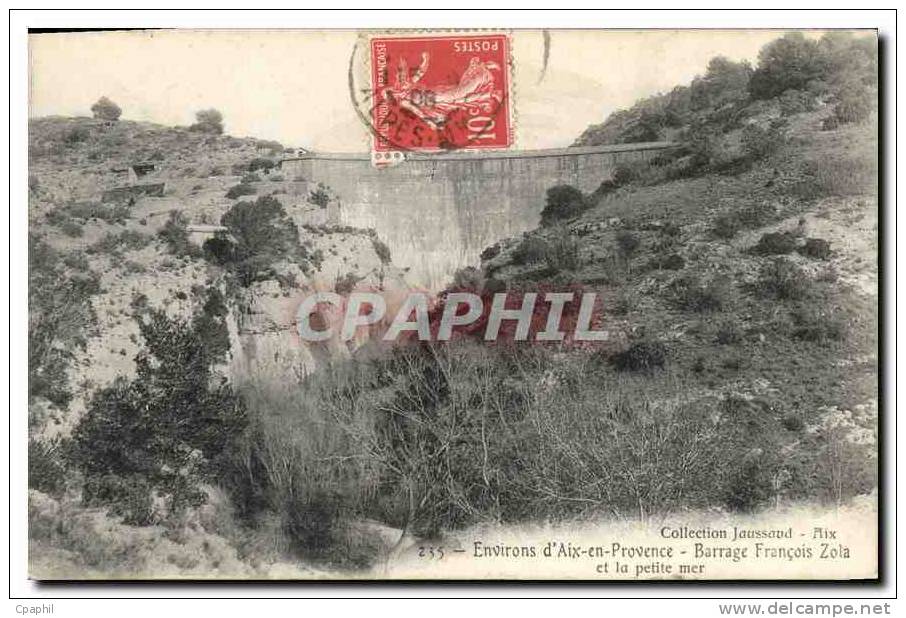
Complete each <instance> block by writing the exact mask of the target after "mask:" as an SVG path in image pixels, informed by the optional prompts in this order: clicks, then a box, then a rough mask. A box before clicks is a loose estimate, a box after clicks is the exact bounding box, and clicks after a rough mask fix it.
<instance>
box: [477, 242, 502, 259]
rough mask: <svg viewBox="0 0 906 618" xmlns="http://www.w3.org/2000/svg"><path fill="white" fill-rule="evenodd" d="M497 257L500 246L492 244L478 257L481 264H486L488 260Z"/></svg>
mask: <svg viewBox="0 0 906 618" xmlns="http://www.w3.org/2000/svg"><path fill="white" fill-rule="evenodd" d="M498 255H500V244H498V243H494V244H493V245H491V246H490V247H485V248H484V249H483V250H482V252H481V255H480V256H479V257H480V259H481V261H482V262H487V261H488V260H493V259H494V258H495V257H497V256H498Z"/></svg>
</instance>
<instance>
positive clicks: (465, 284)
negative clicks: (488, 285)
mask: <svg viewBox="0 0 906 618" xmlns="http://www.w3.org/2000/svg"><path fill="white" fill-rule="evenodd" d="M483 285H484V277H483V276H482V274H481V271H480V270H478V269H477V268H475V267H474V266H465V267H463V268H460V269H458V270H457V271H456V272H455V273H453V283H452V284H451V287H452V288H453V289H456V290H469V291H471V292H479V291H481V289H482V287H483Z"/></svg>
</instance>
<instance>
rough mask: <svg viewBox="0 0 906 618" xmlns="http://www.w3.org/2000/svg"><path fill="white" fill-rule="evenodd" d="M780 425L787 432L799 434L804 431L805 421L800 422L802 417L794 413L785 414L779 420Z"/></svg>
mask: <svg viewBox="0 0 906 618" xmlns="http://www.w3.org/2000/svg"><path fill="white" fill-rule="evenodd" d="M780 424H781V425H782V426H783V428H784V429H786V430H787V431H795V432H799V431H802V430H803V429H805V421H803V420H802V416H801V415H799V414H794V413H787V414H784V415H783V418H782V419H780Z"/></svg>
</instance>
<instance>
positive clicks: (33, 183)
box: [29, 118, 401, 432]
mask: <svg viewBox="0 0 906 618" xmlns="http://www.w3.org/2000/svg"><path fill="white" fill-rule="evenodd" d="M284 154H285V151H284V148H283V147H282V146H281V145H280V144H277V143H275V142H268V141H262V140H255V139H245V138H235V137H231V136H226V135H216V134H209V133H205V132H199V131H192V130H189V129H187V128H173V127H163V126H158V125H153V124H149V123H138V122H130V121H118V122H105V121H101V120H95V119H90V118H40V119H35V120H33V121H31V122H30V125H29V157H30V162H29V188H30V191H29V223H30V226H29V233H30V237H31V245H32V251H31V252H30V253H31V266H32V273H31V282H32V286H31V287H32V290H31V291H32V298H31V300H32V303H31V304H32V309H33V311H32V319H31V320H32V324H31V325H30V326H31V329H30V330H31V334H32V340H33V342H34V343H37V342H38V340H39V339H40V340H42V345H43V348H42V349H46V354H44V355H42V357H41V359H37V358H35V359H34V363H35V366H34V367H33V372H32V373H33V374H34V375H35V376H36V377H39V378H40V379H38V380H35V382H36V386H35V388H33V389H32V390H33V393H32V394H33V397H32V416H33V417H34V419H33V420H34V424H35V426H36V427H46V428H47V430H49V431H51V432H53V431H55V429H54V428H55V427H56V430H59V429H63V430H64V431H65V430H66V428H67V427H68V426H69V424H70V423H71V421H72V420H73V419H75V418H78V415H79V413H80V410H82V409H83V408H84V403H85V400H86V398H87V397H89V396H90V394H91V393H93V392H94V391H95V390H96V389H97V388H99V387H102V386H104V385H107V384H110V383H111V382H112V381H113V380H114V379H115V378H116V377H117V376H122V375H129V374H130V373H131V369H130V368H131V367H134V358H135V357H136V354H137V353H138V352H139V350H140V349H141V344H142V342H141V338H140V334H139V330H138V326H137V323H136V321H135V320H134V319H133V318H132V313H133V310H134V307H135V303H136V302H142V303H146V304H147V305H148V306H150V307H161V308H166V310H167V312H168V313H169V314H170V315H173V316H182V317H186V316H190V315H191V314H192V312H193V310H194V309H195V308H197V307H198V306H199V303H200V302H202V300H203V298H204V291H205V290H207V289H209V288H218V289H225V288H224V286H225V285H227V283H226V279H225V277H224V275H225V269H224V268H222V267H220V266H218V265H217V264H216V262H213V263H212V261H211V260H210V259H206V258H205V255H204V252H203V251H202V249H201V246H202V244H203V242H204V241H205V240H206V239H208V238H211V237H212V236H213V235H214V234H215V232H214V231H212V230H214V229H216V227H215V226H218V225H219V224H220V223H221V219H222V217H223V216H224V215H225V214H226V213H227V212H229V211H230V209H231V208H233V207H234V206H235V205H236V204H237V203H239V202H241V201H243V200H245V201H250V202H255V201H256V200H260V199H262V198H268V197H270V198H273V199H275V200H277V202H279V204H280V205H282V207H283V209H284V210H285V212H286V213H287V215H288V217H289V219H290V220H291V222H292V225H293V226H294V228H295V230H296V231H297V233H298V244H299V246H300V247H301V251H302V253H303V254H304V255H305V257H304V258H299V257H298V256H297V257H291V256H288V255H287V256H285V258H286V259H285V260H283V261H282V262H281V260H280V258H281V256H276V257H275V258H274V259H275V264H276V268H275V269H273V271H272V275H273V277H270V276H266V277H257V278H256V280H255V281H254V282H251V283H250V284H249V285H248V286H245V287H240V288H239V289H238V290H234V291H233V294H232V301H233V302H231V309H230V311H231V313H230V320H229V323H230V332H231V346H232V351H231V355H230V360H229V364H230V365H229V367H228V368H226V371H227V373H228V374H230V375H231V377H233V378H238V377H241V376H248V375H251V374H259V373H261V374H264V375H266V376H269V377H272V378H273V379H279V377H280V375H281V372H284V371H290V372H293V373H294V374H295V373H298V372H300V371H301V372H306V371H311V370H312V369H313V367H314V364H315V363H316V360H315V355H316V352H313V353H310V352H309V351H308V350H306V349H304V348H300V347H299V346H296V345H294V339H293V337H292V333H291V328H292V320H293V315H294V308H295V306H294V304H293V303H294V302H297V301H298V298H297V296H298V294H297V293H298V292H300V291H301V290H304V289H311V288H318V289H327V288H332V287H333V286H334V285H336V284H337V283H338V282H341V281H355V282H359V283H361V284H362V285H367V284H369V283H370V282H373V283H374V285H390V284H393V283H394V282H397V283H399V284H401V279H400V278H399V277H400V275H401V273H400V272H398V271H396V270H394V269H393V268H392V266H390V265H389V264H387V263H386V259H387V256H386V255H379V248H380V245H381V243H380V241H379V239H377V238H376V237H375V236H374V234H373V232H371V231H369V230H357V229H352V228H340V227H337V226H333V225H331V223H330V219H329V217H328V211H329V210H330V208H331V204H332V203H333V201H334V198H333V197H332V196H331V195H330V192H329V189H328V188H326V187H323V186H320V185H319V184H318V183H317V182H314V181H312V180H310V179H301V178H285V177H284V176H283V175H282V174H281V171H280V169H279V167H278V164H279V161H280V158H281V157H282V156H284ZM133 166H138V167H137V168H136V169H138V170H139V172H140V173H142V175H141V176H138V175H137V174H135V172H134V171H132V170H131V168H132V167H133ZM158 183H163V185H164V188H163V190H162V192H161V193H160V194H159V195H142V194H140V193H137V192H136V193H135V195H134V196H130V195H125V196H122V197H115V198H114V199H111V200H110V201H104V199H105V191H108V190H110V189H113V188H115V187H123V186H129V185H138V186H141V185H154V184H158ZM237 187H238V188H237ZM300 255H301V254H300ZM272 257H273V256H272ZM61 278H62V279H61ZM61 280H62V281H73V280H75V281H84V282H86V283H85V285H80V286H75V287H73V286H70V287H65V286H61V285H60V282H61ZM60 305H63V306H65V307H70V308H71V307H73V306H75V307H78V308H80V310H79V311H75V310H71V311H70V312H69V313H68V314H67V315H68V316H69V317H70V318H71V320H69V322H68V326H67V328H66V329H62V330H57V331H54V333H52V334H49V333H48V329H47V328H46V327H47V324H48V323H49V322H52V321H54V320H57V319H59V313H58V311H59V309H60ZM55 312H57V313H55ZM70 314H71V315H70ZM33 349H34V348H33ZM335 351H336V350H335ZM42 359H43V360H42ZM35 389H37V390H35ZM49 419H53V420H54V421H56V424H55V423H51V424H50V425H47V426H45V424H44V421H45V420H49Z"/></svg>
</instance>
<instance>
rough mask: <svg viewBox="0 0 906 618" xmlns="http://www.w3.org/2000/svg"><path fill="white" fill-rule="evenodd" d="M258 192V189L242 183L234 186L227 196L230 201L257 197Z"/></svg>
mask: <svg viewBox="0 0 906 618" xmlns="http://www.w3.org/2000/svg"><path fill="white" fill-rule="evenodd" d="M257 192H258V189H256V188H255V187H254V186H252V185H250V184H246V183H244V182H241V183H239V184H238V185H233V186H232V187H230V188H229V189H228V190H227V192H226V196H227V198H228V199H231V200H234V199H236V198H237V197H243V196H246V195H255V194H256V193H257Z"/></svg>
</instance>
